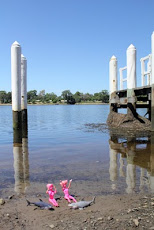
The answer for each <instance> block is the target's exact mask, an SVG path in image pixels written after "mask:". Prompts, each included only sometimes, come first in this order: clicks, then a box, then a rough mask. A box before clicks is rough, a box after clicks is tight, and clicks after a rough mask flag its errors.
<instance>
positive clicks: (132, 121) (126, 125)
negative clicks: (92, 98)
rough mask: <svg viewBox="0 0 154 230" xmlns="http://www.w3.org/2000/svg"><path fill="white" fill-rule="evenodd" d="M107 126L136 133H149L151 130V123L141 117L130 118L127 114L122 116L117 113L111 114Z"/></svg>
mask: <svg viewBox="0 0 154 230" xmlns="http://www.w3.org/2000/svg"><path fill="white" fill-rule="evenodd" d="M107 124H108V126H109V127H110V128H120V129H123V130H125V131H127V130H132V131H134V132H138V131H142V132H148V131H150V129H151V122H150V121H149V120H148V119H147V118H145V117H142V116H140V115H137V117H134V116H131V117H130V116H128V115H127V114H121V113H116V112H113V111H112V112H110V114H109V116H108V119H107Z"/></svg>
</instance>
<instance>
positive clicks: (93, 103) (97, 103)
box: [0, 102, 109, 106]
mask: <svg viewBox="0 0 154 230" xmlns="http://www.w3.org/2000/svg"><path fill="white" fill-rule="evenodd" d="M27 105H71V104H67V103H55V104H51V103H48V104H47V103H45V104H43V103H36V104H27ZM74 105H109V103H101V102H100V103H99V102H96V103H95V102H92V103H75V104H74ZM0 106H12V104H0Z"/></svg>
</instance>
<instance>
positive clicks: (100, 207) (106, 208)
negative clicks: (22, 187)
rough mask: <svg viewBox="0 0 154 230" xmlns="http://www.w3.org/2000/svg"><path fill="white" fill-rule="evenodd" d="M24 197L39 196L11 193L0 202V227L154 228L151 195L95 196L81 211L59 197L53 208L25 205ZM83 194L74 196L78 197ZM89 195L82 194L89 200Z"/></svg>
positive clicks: (34, 198)
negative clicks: (72, 207) (93, 200)
mask: <svg viewBox="0 0 154 230" xmlns="http://www.w3.org/2000/svg"><path fill="white" fill-rule="evenodd" d="M26 198H27V199H29V200H30V201H38V200H39V198H41V199H43V201H45V202H48V198H47V197H46V198H43V197H41V196H33V197H32V196H30V197H29V196H25V195H19V196H17V195H14V196H13V197H12V199H9V198H5V204H3V205H0V229H1V230H6V229H7V230H11V229H16V230H18V229H20V230H21V229H26V230H35V229H37V230H41V229H59V230H61V229H73V230H75V229H78V230H79V229H80V230H81V229H98V230H99V229H100V230H102V229H120V230H124V229H151V230H152V229H154V196H151V195H148V196H145V195H143V194H133V195H132V194H130V195H116V196H115V195H107V196H97V197H96V200H95V203H94V204H92V205H91V206H89V207H87V208H85V209H84V210H72V209H70V207H68V203H67V201H66V200H65V199H64V198H63V197H62V198H61V199H60V200H58V203H59V205H60V207H59V208H55V210H54V211H49V210H40V209H39V208H36V207H35V206H27V203H26ZM80 198H83V197H76V199H77V200H80ZM91 198H92V197H88V196H87V197H85V200H90V199H91Z"/></svg>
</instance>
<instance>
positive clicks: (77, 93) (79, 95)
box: [73, 91, 82, 103]
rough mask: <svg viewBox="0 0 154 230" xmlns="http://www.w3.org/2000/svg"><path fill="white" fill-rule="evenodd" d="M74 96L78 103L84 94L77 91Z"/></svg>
mask: <svg viewBox="0 0 154 230" xmlns="http://www.w3.org/2000/svg"><path fill="white" fill-rule="evenodd" d="M73 97H74V99H75V102H76V103H79V102H81V99H82V94H81V93H80V92H79V91H77V92H76V93H75V94H74V95H73Z"/></svg>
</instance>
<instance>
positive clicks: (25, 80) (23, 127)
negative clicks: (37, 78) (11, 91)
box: [21, 54, 27, 138]
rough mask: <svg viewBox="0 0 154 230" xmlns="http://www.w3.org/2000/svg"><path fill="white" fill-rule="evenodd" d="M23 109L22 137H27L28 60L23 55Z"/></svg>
mask: <svg viewBox="0 0 154 230" xmlns="http://www.w3.org/2000/svg"><path fill="white" fill-rule="evenodd" d="M21 111H22V135H23V136H22V137H23V138H26V137H27V60H26V58H25V57H24V55H23V54H22V55H21Z"/></svg>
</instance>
